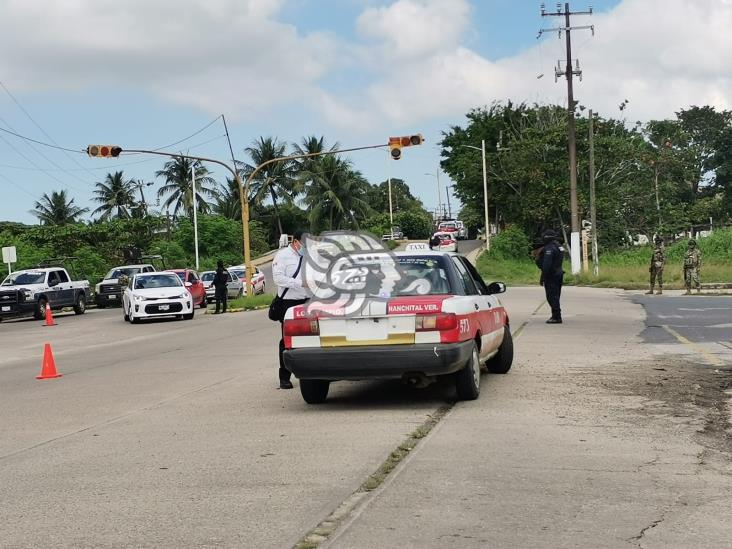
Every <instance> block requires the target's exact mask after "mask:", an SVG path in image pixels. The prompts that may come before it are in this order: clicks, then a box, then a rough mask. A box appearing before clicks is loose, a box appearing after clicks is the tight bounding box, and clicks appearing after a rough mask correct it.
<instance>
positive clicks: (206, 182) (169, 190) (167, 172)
mask: <svg viewBox="0 0 732 549" xmlns="http://www.w3.org/2000/svg"><path fill="white" fill-rule="evenodd" d="M191 168H193V169H194V171H195V175H196V205H197V207H198V211H199V212H201V213H207V212H208V211H209V210H210V206H209V203H208V200H209V199H211V198H213V197H215V196H216V191H215V190H214V189H215V185H216V181H215V180H214V178H213V177H211V176H210V175H209V172H208V169H206V167H205V166H204V165H203V164H201V162H200V160H191V159H188V158H183V157H182V156H176V157H175V158H172V159H170V160H169V161H168V162H166V163H165V165H164V166H163V169H162V170H158V171H157V172H155V176H156V177H163V178H165V185H163V186H162V187H161V188H160V189H159V190H158V196H159V197H160V198H162V197H165V196H167V198H166V199H165V201H164V202H163V208H169V207H171V206H173V216H174V217H178V216H179V214H180V212H181V211H182V212H185V214H186V215H187V216H188V217H189V218H191V219H192V218H193V184H192V181H191Z"/></svg>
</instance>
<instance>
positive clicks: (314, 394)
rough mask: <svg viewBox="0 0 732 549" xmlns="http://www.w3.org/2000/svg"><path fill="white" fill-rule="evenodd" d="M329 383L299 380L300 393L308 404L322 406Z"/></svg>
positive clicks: (317, 380)
mask: <svg viewBox="0 0 732 549" xmlns="http://www.w3.org/2000/svg"><path fill="white" fill-rule="evenodd" d="M328 389H330V381H326V380H324V379H301V380H300V393H301V394H302V398H303V400H304V401H305V402H307V403H308V404H322V403H323V402H325V399H326V398H328Z"/></svg>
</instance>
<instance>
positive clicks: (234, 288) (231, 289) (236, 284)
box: [201, 271, 244, 303]
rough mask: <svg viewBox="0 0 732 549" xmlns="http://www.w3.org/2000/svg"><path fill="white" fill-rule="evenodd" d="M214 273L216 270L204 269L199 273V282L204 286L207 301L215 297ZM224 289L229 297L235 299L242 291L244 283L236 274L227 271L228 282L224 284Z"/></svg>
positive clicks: (213, 299) (210, 301) (211, 300)
mask: <svg viewBox="0 0 732 549" xmlns="http://www.w3.org/2000/svg"><path fill="white" fill-rule="evenodd" d="M215 275H216V271H204V272H202V273H201V282H203V286H204V288H206V299H207V300H208V302H209V303H212V302H213V301H215V299H216V288H214V287H213V279H214V276H215ZM226 290H227V294H228V296H229V299H236V298H237V297H241V296H242V294H243V293H244V283H243V282H242V280H241V279H240V278H239V277H238V276H236V275H234V274H232V273H231V272H229V282H228V283H227V284H226Z"/></svg>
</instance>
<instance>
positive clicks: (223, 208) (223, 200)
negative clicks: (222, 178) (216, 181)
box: [213, 177, 241, 219]
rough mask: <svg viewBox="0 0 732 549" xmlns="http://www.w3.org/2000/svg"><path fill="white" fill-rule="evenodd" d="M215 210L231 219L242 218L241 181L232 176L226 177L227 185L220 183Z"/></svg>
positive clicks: (215, 198)
mask: <svg viewBox="0 0 732 549" xmlns="http://www.w3.org/2000/svg"><path fill="white" fill-rule="evenodd" d="M214 200H215V201H216V203H215V204H214V207H213V209H214V211H215V212H216V213H217V214H219V215H221V216H223V217H227V218H229V219H241V201H240V198H239V183H237V182H236V180H235V179H232V178H231V177H227V178H226V185H219V187H218V189H217V190H216V196H215V197H214Z"/></svg>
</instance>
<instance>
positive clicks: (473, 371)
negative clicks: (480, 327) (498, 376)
mask: <svg viewBox="0 0 732 549" xmlns="http://www.w3.org/2000/svg"><path fill="white" fill-rule="evenodd" d="M455 389H456V390H457V396H458V398H459V399H460V400H475V399H476V398H478V395H479V394H480V356H479V355H478V346H477V345H476V344H475V342H473V348H472V349H471V351H470V358H469V359H468V363H467V364H466V365H465V367H464V368H463V369H461V370H458V371H457V372H455Z"/></svg>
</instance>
